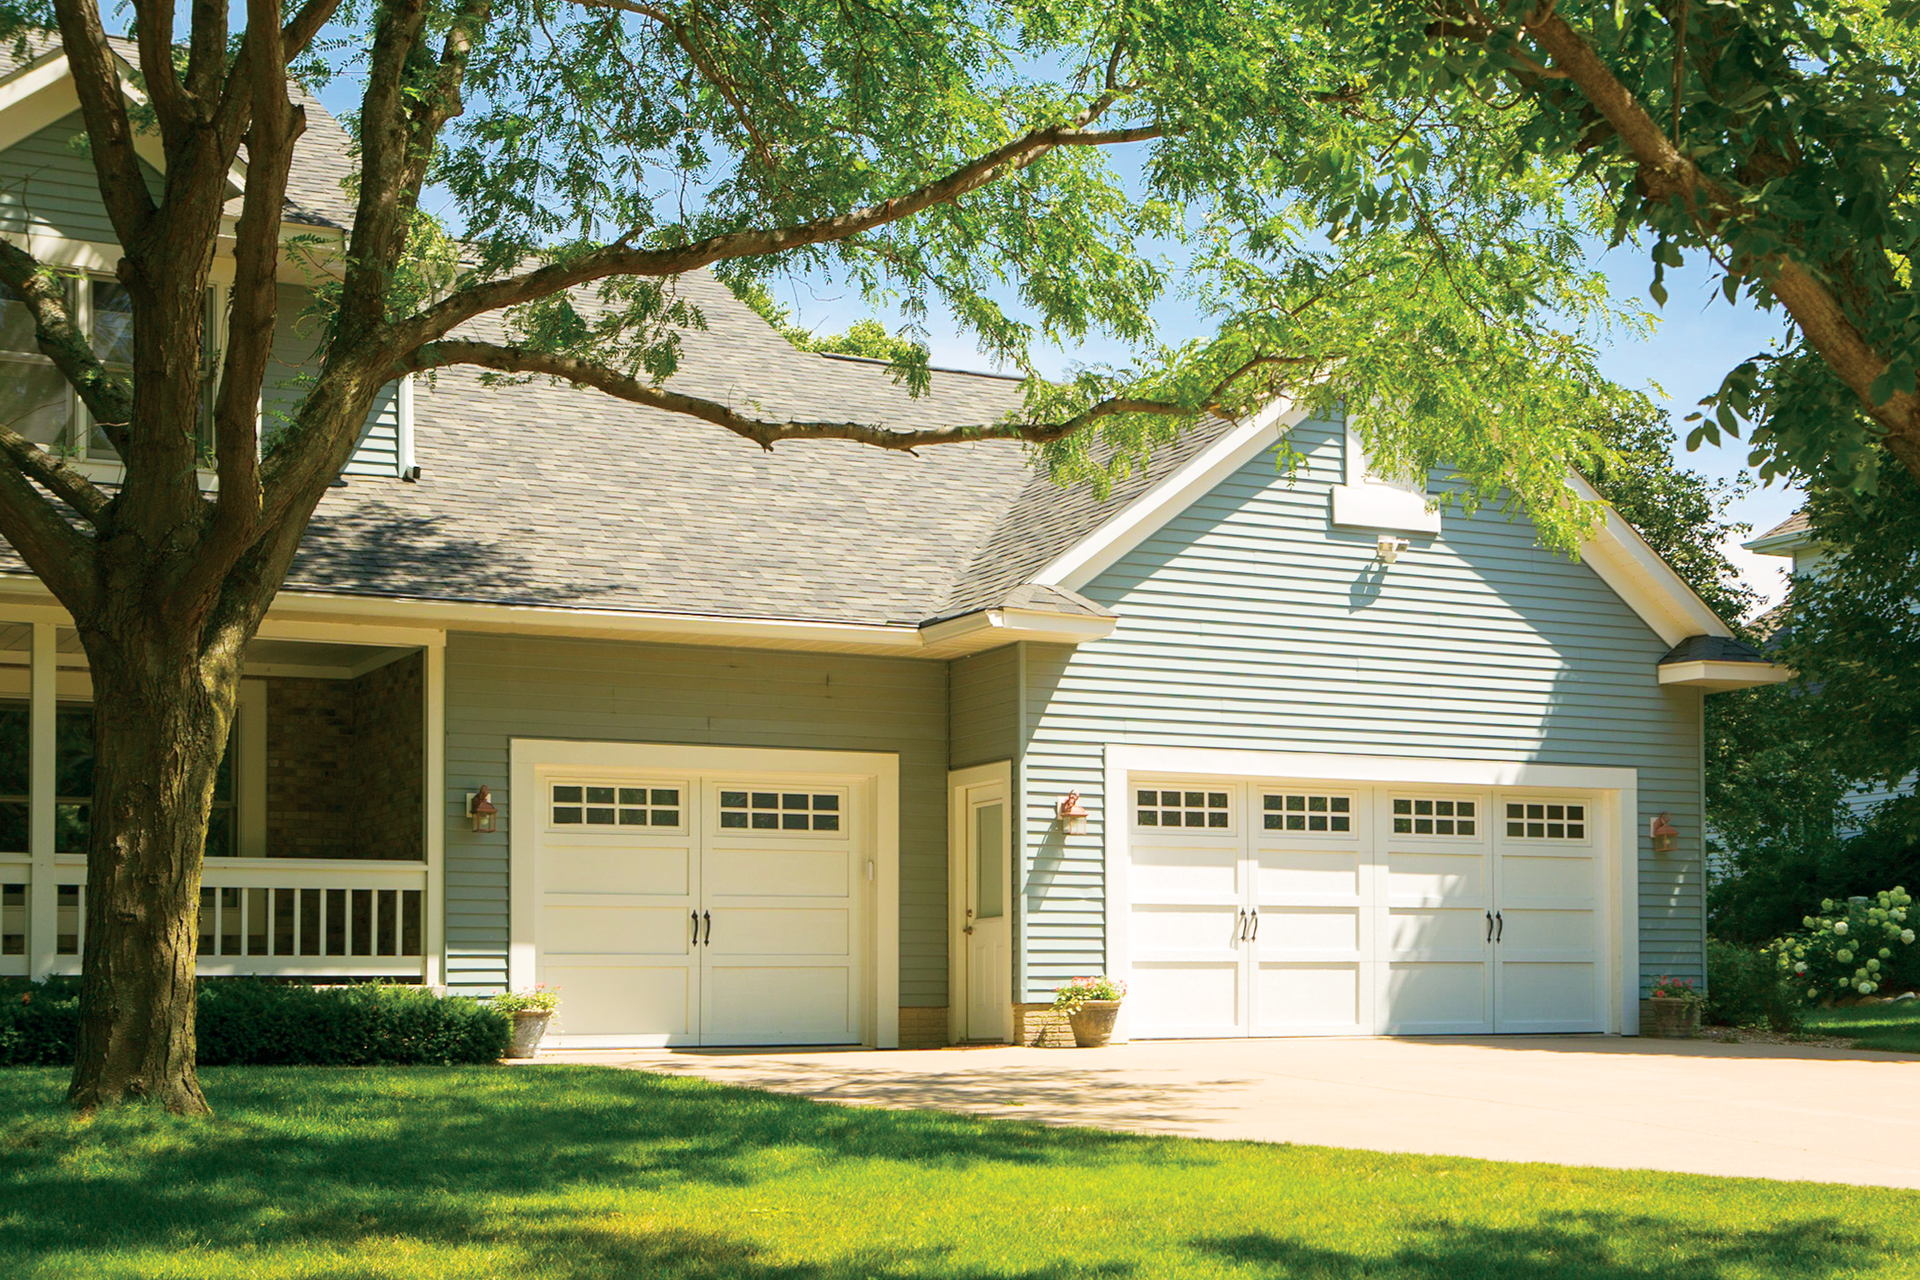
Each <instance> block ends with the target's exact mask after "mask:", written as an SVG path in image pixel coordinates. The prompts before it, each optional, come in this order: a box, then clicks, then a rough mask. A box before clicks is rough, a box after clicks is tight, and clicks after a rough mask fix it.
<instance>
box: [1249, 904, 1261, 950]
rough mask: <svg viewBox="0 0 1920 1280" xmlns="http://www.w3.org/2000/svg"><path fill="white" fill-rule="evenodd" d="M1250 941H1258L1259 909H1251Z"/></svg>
mask: <svg viewBox="0 0 1920 1280" xmlns="http://www.w3.org/2000/svg"><path fill="white" fill-rule="evenodd" d="M1250 941H1253V942H1258V941H1260V908H1258V907H1255V908H1254V909H1253V933H1252V935H1251V938H1250Z"/></svg>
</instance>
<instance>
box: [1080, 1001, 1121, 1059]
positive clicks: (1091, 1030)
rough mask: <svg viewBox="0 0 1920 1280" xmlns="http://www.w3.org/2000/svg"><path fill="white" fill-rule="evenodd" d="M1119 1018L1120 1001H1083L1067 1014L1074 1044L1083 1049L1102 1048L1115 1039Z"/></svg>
mask: <svg viewBox="0 0 1920 1280" xmlns="http://www.w3.org/2000/svg"><path fill="white" fill-rule="evenodd" d="M1119 1016H1120V1002H1119V1001H1118V1000H1082V1001H1081V1002H1080V1003H1079V1004H1077V1005H1075V1006H1074V1007H1073V1011H1072V1012H1071V1013H1069V1014H1067V1025H1068V1026H1070V1027H1072V1028H1073V1043H1074V1044H1075V1045H1076V1046H1078V1047H1079V1048H1082V1049H1098V1048H1100V1047H1101V1046H1102V1045H1104V1044H1106V1043H1107V1041H1109V1040H1111V1039H1113V1022H1114V1019H1115V1018H1118V1017H1119Z"/></svg>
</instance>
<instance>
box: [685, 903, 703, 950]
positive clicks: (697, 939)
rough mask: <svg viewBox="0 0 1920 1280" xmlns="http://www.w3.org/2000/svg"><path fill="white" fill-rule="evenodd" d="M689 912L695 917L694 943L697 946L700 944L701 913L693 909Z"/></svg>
mask: <svg viewBox="0 0 1920 1280" xmlns="http://www.w3.org/2000/svg"><path fill="white" fill-rule="evenodd" d="M688 914H689V915H691V916H692V917H693V945H694V946H696V947H697V946H699V945H700V913H699V912H698V911H693V912H689V913H688Z"/></svg>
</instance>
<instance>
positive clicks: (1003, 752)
mask: <svg viewBox="0 0 1920 1280" xmlns="http://www.w3.org/2000/svg"><path fill="white" fill-rule="evenodd" d="M950 666H951V674H950V677H949V682H950V688H951V690H952V694H951V707H952V713H951V715H952V725H953V742H952V747H951V749H950V751H949V753H948V763H949V764H950V765H951V766H952V767H953V768H955V769H965V768H969V767H971V766H973V765H977V764H991V763H992V762H994V761H996V760H1011V759H1013V757H1014V753H1015V751H1016V750H1017V749H1018V744H1017V736H1018V731H1019V724H1020V710H1019V699H1020V650H1019V647H1018V646H1017V645H1010V644H1009V645H1002V646H1001V647H1000V648H998V649H990V650H988V651H987V652H986V653H976V654H972V655H970V656H968V657H965V658H955V659H954V660H953V662H952V663H951V664H950Z"/></svg>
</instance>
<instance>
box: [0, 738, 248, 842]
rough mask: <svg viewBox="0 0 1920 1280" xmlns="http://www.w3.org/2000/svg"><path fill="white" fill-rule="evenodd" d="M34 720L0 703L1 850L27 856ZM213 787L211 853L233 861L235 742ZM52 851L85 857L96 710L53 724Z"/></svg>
mask: <svg viewBox="0 0 1920 1280" xmlns="http://www.w3.org/2000/svg"><path fill="white" fill-rule="evenodd" d="M32 721H33V716H32V713H31V711H30V710H29V708H28V706H27V704H26V703H24V702H0V852H7V853H26V852H28V845H29V843H30V840H31V834H30V833H31V820H32V816H31V813H30V808H29V795H30V781H31V774H32V769H31V765H30V763H29V762H30V761H31V759H32V756H31V751H32V746H31V737H32ZM237 736H238V730H237V728H236V730H235V732H234V733H232V734H229V735H228V737H227V750H226V754H225V755H224V756H222V757H221V760H220V772H219V774H218V776H217V777H216V778H215V779H214V784H213V809H212V812H211V813H210V814H209V815H208V817H207V845H206V854H207V856H208V857H210V858H217V857H229V856H231V855H232V854H233V851H234V840H235V838H236V836H237V833H238V828H239V823H238V821H237V819H236V816H235V812H234V809H235V804H234V739H235V737H237ZM53 791H54V798H53V806H54V807H53V851H54V852H55V853H85V852H86V851H87V840H88V837H89V835H90V834H91V831H92V813H93V708H92V707H90V706H85V705H82V704H78V703H69V704H67V705H64V706H62V707H61V708H60V709H59V710H58V711H57V712H56V713H55V714H54V722H53Z"/></svg>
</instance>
